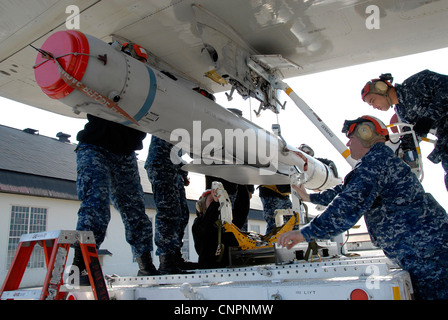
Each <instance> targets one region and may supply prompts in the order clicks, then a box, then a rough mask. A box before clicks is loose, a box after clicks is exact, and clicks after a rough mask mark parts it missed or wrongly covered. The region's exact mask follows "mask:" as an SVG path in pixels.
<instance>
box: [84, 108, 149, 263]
mask: <svg viewBox="0 0 448 320" xmlns="http://www.w3.org/2000/svg"><path fill="white" fill-rule="evenodd" d="M88 119H89V123H88V124H87V125H86V127H85V129H84V130H82V131H80V132H79V134H78V140H79V141H80V143H79V145H78V147H77V149H76V155H77V171H78V174H77V181H76V187H77V191H78V198H79V200H81V206H80V209H79V211H78V223H77V227H76V230H80V231H87V230H90V231H93V233H94V236H95V241H96V245H97V247H98V248H99V247H100V245H101V244H102V243H103V241H104V238H105V236H106V230H107V226H108V224H109V221H110V217H111V216H110V203H111V201H112V204H113V205H114V207H115V208H116V209H117V210H118V211H119V213H120V215H121V218H122V220H123V224H124V227H125V233H126V241H127V242H128V243H129V244H130V245H131V248H132V252H133V254H134V256H135V257H140V256H141V255H143V254H144V253H147V252H150V251H152V224H151V220H150V219H149V217H148V216H147V215H146V213H145V203H144V200H143V189H142V186H141V184H140V176H139V173H138V167H137V159H136V155H135V152H134V151H133V150H136V149H141V148H142V147H143V146H142V140H143V139H144V137H145V136H146V134H145V133H142V132H139V131H137V130H135V129H131V128H127V127H124V126H121V125H119V124H116V123H112V122H110V121H107V120H103V119H99V118H96V117H93V116H91V115H88ZM87 142H89V143H87ZM100 145H101V146H100Z"/></svg>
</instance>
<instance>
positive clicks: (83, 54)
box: [34, 30, 340, 189]
mask: <svg viewBox="0 0 448 320" xmlns="http://www.w3.org/2000/svg"><path fill="white" fill-rule="evenodd" d="M34 73H35V79H36V82H37V84H38V85H39V86H40V88H41V89H42V91H43V92H44V93H45V94H46V95H47V96H48V97H50V98H52V99H57V100H59V101H60V102H61V103H62V104H64V105H66V106H69V107H71V108H72V110H73V112H75V113H77V114H79V113H81V112H85V113H88V114H91V115H95V116H97V117H100V118H103V119H106V120H110V121H114V122H117V123H120V124H122V125H126V126H129V127H132V128H135V129H137V130H140V131H143V132H147V133H150V134H152V135H155V136H157V137H159V138H161V139H163V140H165V141H169V142H171V143H172V144H173V145H174V146H176V147H177V149H179V148H180V149H182V150H183V151H184V152H187V153H189V154H191V155H192V157H193V161H192V162H191V163H190V164H188V165H186V166H185V170H188V171H194V172H200V173H204V174H209V175H212V176H217V177H222V178H224V179H226V180H229V181H233V182H235V183H240V184H289V183H290V178H289V172H290V168H291V166H295V167H296V168H297V169H298V170H300V171H301V172H302V173H303V176H304V181H306V182H305V187H307V188H309V189H326V188H328V187H331V186H334V185H336V184H338V183H340V179H339V178H337V177H335V176H334V174H333V173H332V171H331V170H330V169H329V168H328V167H327V166H326V165H325V164H323V163H322V162H320V161H318V160H316V159H314V158H313V157H310V156H308V155H307V154H305V153H303V152H301V151H300V150H297V149H296V148H293V147H291V146H289V145H287V144H286V143H285V141H284V140H283V139H282V138H281V137H279V136H277V135H275V134H273V133H271V132H269V131H267V130H264V129H263V128H261V127H259V126H257V125H256V124H254V123H252V122H250V121H248V120H246V119H244V118H243V117H241V116H239V115H237V114H234V113H233V112H231V111H229V110H227V109H226V108H224V107H222V106H220V105H219V104H217V103H215V102H214V101H213V100H211V99H208V98H206V97H204V96H203V95H201V94H198V92H196V91H194V90H192V89H193V87H194V86H195V85H194V84H189V85H186V81H181V79H177V78H176V77H174V76H172V75H170V74H167V73H166V72H163V71H162V70H158V69H156V68H154V67H153V66H152V65H150V63H144V62H141V61H138V60H137V59H134V58H133V57H131V56H130V55H127V54H125V53H124V52H122V51H121V50H119V49H118V50H117V49H116V48H115V47H114V46H113V45H110V44H107V43H105V42H104V41H101V40H99V39H97V38H95V37H93V36H90V35H87V34H84V33H82V32H80V31H76V30H67V31H58V32H55V33H53V34H52V35H50V36H49V37H48V38H47V39H46V40H45V42H44V43H43V45H42V47H41V48H40V49H39V53H38V55H37V57H36V63H35V66H34ZM175 158H176V157H174V156H173V157H172V161H176V159H175ZM305 169H306V170H305Z"/></svg>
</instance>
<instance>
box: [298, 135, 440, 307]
mask: <svg viewBox="0 0 448 320" xmlns="http://www.w3.org/2000/svg"><path fill="white" fill-rule="evenodd" d="M310 200H311V202H312V203H315V204H321V205H325V206H327V205H328V208H327V209H326V210H325V211H324V212H323V213H321V214H320V215H318V216H317V217H315V218H314V219H313V220H312V221H311V222H310V223H309V224H307V225H306V226H304V227H303V228H301V232H302V234H303V236H304V237H305V239H306V240H307V241H309V240H310V239H312V238H321V239H324V238H330V237H332V236H335V235H337V234H340V233H342V232H344V231H346V230H348V229H349V228H351V227H352V226H354V225H355V224H356V222H357V221H358V220H359V219H360V218H361V217H362V216H363V215H364V219H365V222H366V225H367V228H368V231H369V234H370V237H371V239H372V242H373V243H374V244H375V245H376V246H378V247H380V248H382V249H383V251H384V253H385V254H386V256H387V257H389V258H390V259H391V260H393V261H395V262H397V263H398V264H399V265H400V267H402V268H403V269H404V270H406V271H408V272H409V273H410V275H411V279H412V283H413V287H414V291H415V293H416V298H420V299H448V273H447V270H448V216H447V214H446V212H445V210H444V209H443V208H442V207H441V206H440V205H439V204H438V203H437V201H436V200H435V199H434V198H433V197H432V195H430V194H428V193H425V191H424V189H423V187H422V185H421V184H420V183H419V181H418V180H417V178H416V176H415V175H414V174H413V173H412V172H411V170H410V168H409V166H407V165H406V164H405V163H404V162H403V161H402V160H400V159H399V158H397V157H396V156H395V154H394V153H393V151H392V150H391V149H390V148H389V147H387V146H385V145H384V144H383V143H376V144H375V145H374V146H373V147H372V148H371V149H370V150H369V151H368V152H367V154H366V155H365V156H364V157H363V158H362V159H361V160H360V161H359V162H358V163H357V165H356V166H355V168H354V169H353V170H352V171H351V172H350V173H349V174H348V175H347V176H346V177H345V180H344V183H343V184H341V185H338V186H336V187H334V188H332V189H328V190H325V191H322V192H320V193H316V194H310Z"/></svg>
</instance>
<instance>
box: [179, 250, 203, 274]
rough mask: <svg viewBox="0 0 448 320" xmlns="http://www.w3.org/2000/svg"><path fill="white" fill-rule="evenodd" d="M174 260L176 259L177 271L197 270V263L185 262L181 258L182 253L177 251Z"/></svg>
mask: <svg viewBox="0 0 448 320" xmlns="http://www.w3.org/2000/svg"><path fill="white" fill-rule="evenodd" d="M176 259H177V265H178V266H179V269H182V270H195V269H198V268H199V265H198V263H197V262H191V261H187V260H185V259H184V257H182V252H181V251H180V250H179V251H178V252H176Z"/></svg>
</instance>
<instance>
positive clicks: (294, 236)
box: [277, 230, 305, 249]
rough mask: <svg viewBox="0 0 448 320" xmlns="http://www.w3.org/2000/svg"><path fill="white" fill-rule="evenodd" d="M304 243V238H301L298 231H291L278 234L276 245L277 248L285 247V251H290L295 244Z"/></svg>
mask: <svg viewBox="0 0 448 320" xmlns="http://www.w3.org/2000/svg"><path fill="white" fill-rule="evenodd" d="M304 241H305V238H304V237H303V235H302V233H301V232H300V231H299V230H293V231H289V232H286V233H282V234H280V235H279V237H278V241H277V244H278V245H279V246H282V247H285V248H286V249H291V248H292V247H293V246H295V245H296V244H298V243H300V242H304Z"/></svg>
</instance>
